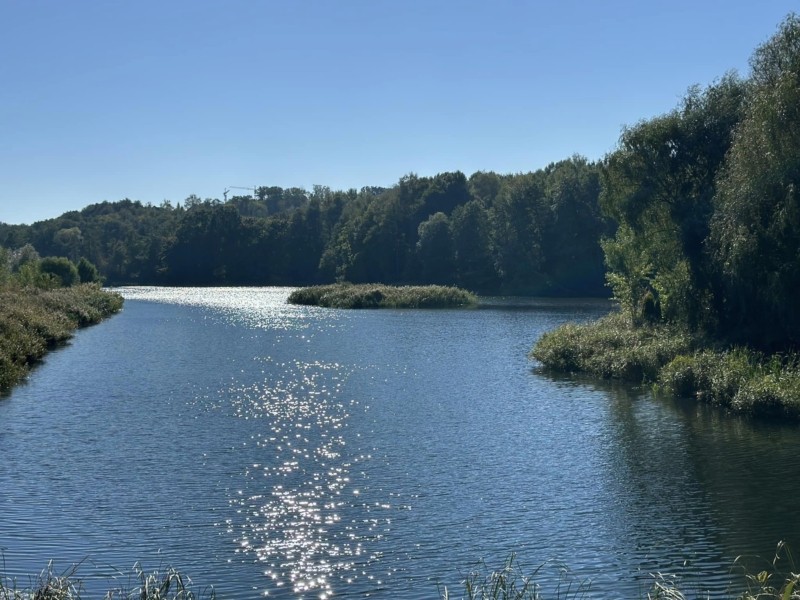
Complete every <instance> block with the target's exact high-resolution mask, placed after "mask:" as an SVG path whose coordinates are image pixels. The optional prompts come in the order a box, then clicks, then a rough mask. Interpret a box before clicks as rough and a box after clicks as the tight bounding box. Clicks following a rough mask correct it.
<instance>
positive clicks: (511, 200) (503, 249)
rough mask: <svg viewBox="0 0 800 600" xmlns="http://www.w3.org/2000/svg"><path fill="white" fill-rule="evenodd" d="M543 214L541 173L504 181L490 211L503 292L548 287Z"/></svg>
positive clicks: (515, 292)
mask: <svg viewBox="0 0 800 600" xmlns="http://www.w3.org/2000/svg"><path fill="white" fill-rule="evenodd" d="M544 215H545V207H544V186H543V176H542V173H541V172H537V173H528V174H525V175H517V176H515V177H513V178H511V179H509V180H507V181H505V182H504V185H503V188H502V189H501V190H500V193H499V194H498V196H497V199H496V200H495V203H494V206H493V207H492V211H491V223H492V250H493V252H492V253H493V256H494V259H495V268H496V269H497V273H498V275H499V277H500V280H501V281H500V284H501V287H502V290H503V292H504V293H514V294H536V293H542V292H543V291H545V290H546V289H547V288H548V283H547V281H546V280H545V276H544V273H543V254H542V228H543V226H544V223H545V217H544Z"/></svg>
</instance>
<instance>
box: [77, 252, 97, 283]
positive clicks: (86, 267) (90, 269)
mask: <svg viewBox="0 0 800 600" xmlns="http://www.w3.org/2000/svg"><path fill="white" fill-rule="evenodd" d="M77 267H78V277H79V278H80V282H81V283H100V273H99V272H98V270H97V267H96V266H94V265H93V264H92V263H90V262H89V261H88V260H86V258H84V257H82V258H81V259H80V260H79V261H78V265H77Z"/></svg>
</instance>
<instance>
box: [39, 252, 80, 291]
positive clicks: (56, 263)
mask: <svg viewBox="0 0 800 600" xmlns="http://www.w3.org/2000/svg"><path fill="white" fill-rule="evenodd" d="M39 271H40V272H42V273H44V274H50V275H52V276H53V277H54V279H55V280H57V282H58V283H59V285H61V286H62V287H70V286H73V285H76V284H78V283H80V277H79V275H78V268H77V267H76V266H75V263H73V262H72V261H71V260H70V259H68V258H66V257H64V256H47V257H45V258H43V259H42V260H41V262H40V263H39Z"/></svg>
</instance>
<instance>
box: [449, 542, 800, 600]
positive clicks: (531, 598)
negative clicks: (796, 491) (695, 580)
mask: <svg viewBox="0 0 800 600" xmlns="http://www.w3.org/2000/svg"><path fill="white" fill-rule="evenodd" d="M743 559H744V557H739V558H737V559H736V560H735V561H734V564H733V566H732V568H731V574H732V575H733V574H737V575H739V576H740V577H741V578H742V579H743V580H744V584H743V585H740V586H738V587H737V591H730V592H726V593H725V595H724V596H723V597H724V598H730V599H731V600H800V574H799V573H797V572H796V571H797V569H796V565H795V564H794V560H793V559H792V555H791V552H790V551H789V549H788V547H786V545H785V544H784V543H783V542H779V543H778V546H777V549H776V551H775V556H774V557H773V559H772V561H768V562H766V564H764V565H763V566H764V569H763V570H761V571H759V572H758V573H755V574H753V573H750V572H749V571H748V570H747V567H746V566H745V565H744V561H743ZM784 560H786V561H787V562H788V570H787V569H785V568H783V567H782V566H781V565H780V564H779V563H781V562H782V561H784ZM548 565H549V563H546V564H545V565H540V566H539V567H537V568H536V569H534V571H533V572H532V573H531V574H526V573H525V571H524V570H523V569H522V568H521V566H520V565H519V563H518V561H517V559H516V557H515V555H513V554H512V555H511V556H510V557H509V558H508V559H507V560H506V562H505V563H504V564H503V566H502V567H501V568H500V569H497V570H493V571H490V570H489V569H488V568H487V566H486V565H485V564H484V563H481V564H480V566H479V567H478V568H477V569H475V570H473V571H471V572H470V573H469V574H468V575H467V576H466V577H465V578H464V580H463V581H462V583H461V585H462V586H463V595H460V596H458V597H459V598H463V599H465V600H547V599H549V598H555V599H557V600H584V599H585V600H590V599H591V598H592V593H591V581H578V580H576V579H575V578H574V577H572V576H571V574H570V573H569V571H568V570H567V569H566V567H563V566H558V565H556V566H557V567H558V568H559V573H560V575H559V577H558V582H557V583H555V584H554V587H553V589H550V590H549V592H545V591H544V590H543V587H542V586H541V585H540V584H539V583H538V582H537V581H536V578H537V576H538V575H539V574H540V572H541V571H542V569H543V568H545V567H547V566H548ZM550 566H552V565H550ZM650 580H651V583H650V585H649V589H648V590H647V591H646V592H643V593H642V595H641V597H642V598H646V599H647V600H656V599H659V600H687V599H688V598H694V599H698V600H699V599H708V598H710V597H711V595H710V592H707V591H706V592H704V591H702V589H701V588H702V585H700V586H699V588H700V589H698V586H697V585H696V584H692V585H691V586H683V585H682V583H681V581H680V579H679V578H677V577H674V576H671V575H668V574H663V573H652V574H650ZM687 587H691V588H692V589H691V590H690V589H687ZM439 597H440V598H441V599H442V600H452V599H454V598H456V597H457V596H455V595H453V594H451V593H450V592H449V591H448V590H447V588H445V589H444V591H442V590H440V592H439ZM714 597H715V598H720V596H719V595H715V596H714Z"/></svg>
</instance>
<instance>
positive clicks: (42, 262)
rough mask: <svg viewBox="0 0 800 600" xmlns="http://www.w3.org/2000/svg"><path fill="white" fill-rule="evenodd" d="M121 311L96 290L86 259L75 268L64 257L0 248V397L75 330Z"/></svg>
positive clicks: (116, 301) (118, 301)
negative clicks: (1, 393) (43, 256)
mask: <svg viewBox="0 0 800 600" xmlns="http://www.w3.org/2000/svg"><path fill="white" fill-rule="evenodd" d="M81 281H83V283H81ZM121 308H122V297H121V296H119V295H118V294H112V293H109V292H106V291H103V290H102V289H101V288H100V284H99V282H98V274H97V269H96V268H95V267H94V265H92V264H91V263H90V262H89V261H87V260H86V259H81V261H80V262H79V263H78V265H75V264H74V263H73V262H72V261H71V260H69V259H68V258H64V257H47V258H44V259H42V258H40V257H39V255H38V253H37V252H36V251H35V250H34V249H33V248H32V247H31V246H27V247H23V248H22V249H20V250H19V251H17V252H13V253H12V252H8V251H7V250H5V249H2V248H0V392H4V391H7V390H8V389H9V388H11V387H12V386H13V385H14V384H16V383H18V382H19V381H20V380H22V379H23V378H24V377H25V376H26V375H27V374H28V371H29V370H30V368H31V366H32V365H33V364H35V363H36V361H38V360H40V359H41V358H42V357H43V356H44V354H45V353H46V352H47V351H48V350H49V349H51V348H54V347H55V346H58V345H59V344H63V343H64V342H65V341H67V340H68V339H69V338H70V337H72V335H73V332H74V331H75V329H77V328H78V327H85V326H87V325H92V324H94V323H97V322H99V321H100V320H102V319H104V318H105V317H108V316H110V315H112V314H114V313H116V312H118V311H119V310H120V309H121Z"/></svg>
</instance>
